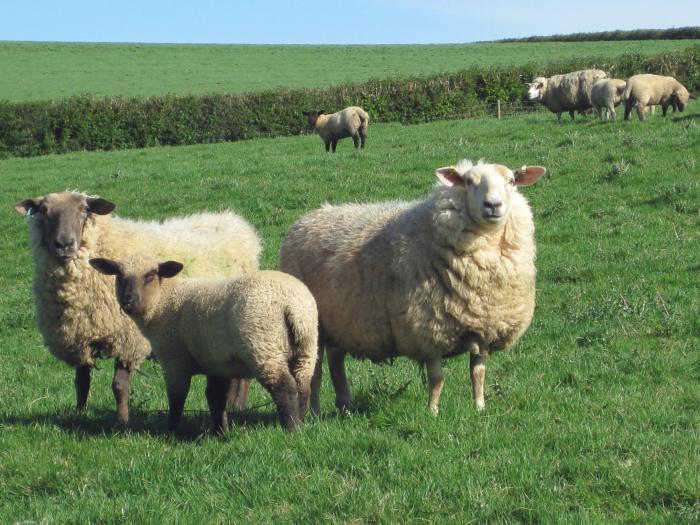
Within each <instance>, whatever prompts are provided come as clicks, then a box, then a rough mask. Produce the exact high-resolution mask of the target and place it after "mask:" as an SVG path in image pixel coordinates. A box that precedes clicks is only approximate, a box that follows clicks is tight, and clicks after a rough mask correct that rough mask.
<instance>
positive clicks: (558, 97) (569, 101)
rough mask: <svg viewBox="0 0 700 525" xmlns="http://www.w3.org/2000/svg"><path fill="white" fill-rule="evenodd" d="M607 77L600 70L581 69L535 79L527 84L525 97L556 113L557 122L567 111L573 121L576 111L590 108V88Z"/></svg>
mask: <svg viewBox="0 0 700 525" xmlns="http://www.w3.org/2000/svg"><path fill="white" fill-rule="evenodd" d="M607 76H608V74H607V73H606V72H605V71H602V70H600V69H583V70H581V71H572V72H571V73H565V74H563V75H554V76H551V77H549V78H545V77H537V78H535V79H534V80H533V81H532V82H531V83H528V84H527V86H528V92H527V96H528V98H529V99H530V100H539V102H540V103H541V104H542V105H544V106H546V107H547V108H548V109H549V110H550V111H551V112H552V113H556V115H557V120H558V121H559V122H561V114H562V112H563V111H568V112H569V115H570V116H571V118H572V119H573V118H574V112H575V111H576V110H578V111H583V110H586V109H589V108H591V106H592V104H591V88H592V87H593V84H594V83H595V82H596V81H597V80H600V79H601V78H607Z"/></svg>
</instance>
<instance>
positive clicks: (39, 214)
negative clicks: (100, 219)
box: [14, 191, 115, 263]
mask: <svg viewBox="0 0 700 525" xmlns="http://www.w3.org/2000/svg"><path fill="white" fill-rule="evenodd" d="M14 208H15V210H17V212H18V213H20V214H22V215H26V216H33V220H34V221H37V222H36V224H37V226H38V227H39V229H40V231H41V244H42V246H43V247H44V248H45V249H46V250H47V251H48V252H49V253H51V255H53V257H54V258H55V259H56V261H58V262H59V263H66V262H68V261H70V260H72V259H74V258H75V257H76V256H77V254H78V250H79V249H80V246H81V243H82V241H83V228H84V227H85V222H86V221H87V219H88V217H89V216H90V214H93V213H94V214H96V215H107V214H108V213H110V212H111V211H112V210H113V209H114V208H115V205H114V204H113V203H111V202H109V201H108V200H105V199H102V198H100V197H88V196H87V195H85V194H82V193H76V192H69V191H66V192H63V193H50V194H48V195H46V196H43V197H37V198H35V199H25V200H23V201H20V202H17V203H15V205H14Z"/></svg>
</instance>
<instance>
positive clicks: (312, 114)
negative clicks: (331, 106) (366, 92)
mask: <svg viewBox="0 0 700 525" xmlns="http://www.w3.org/2000/svg"><path fill="white" fill-rule="evenodd" d="M304 115H306V117H307V118H308V119H309V124H310V125H311V126H312V127H314V129H315V130H316V133H318V134H319V135H320V137H321V139H322V140H323V142H324V143H325V144H326V151H330V148H331V147H333V153H335V147H336V145H337V144H338V141H339V140H340V139H344V138H346V137H352V141H353V143H354V144H355V147H356V148H358V147H360V148H364V147H365V138H366V137H367V126H368V124H369V115H368V114H367V112H366V111H365V110H364V109H362V108H361V107H358V106H350V107H347V108H345V109H343V110H341V111H338V112H337V113H331V114H330V115H326V114H325V111H324V110H322V109H320V110H317V111H305V112H304Z"/></svg>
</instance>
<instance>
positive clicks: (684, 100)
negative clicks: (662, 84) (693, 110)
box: [672, 87, 690, 112]
mask: <svg viewBox="0 0 700 525" xmlns="http://www.w3.org/2000/svg"><path fill="white" fill-rule="evenodd" d="M689 100H690V93H688V90H687V89H685V87H680V88H679V89H677V90H676V91H674V92H673V101H672V103H673V107H674V108H675V109H678V111H681V112H682V111H685V107H686V106H687V105H688V101H689Z"/></svg>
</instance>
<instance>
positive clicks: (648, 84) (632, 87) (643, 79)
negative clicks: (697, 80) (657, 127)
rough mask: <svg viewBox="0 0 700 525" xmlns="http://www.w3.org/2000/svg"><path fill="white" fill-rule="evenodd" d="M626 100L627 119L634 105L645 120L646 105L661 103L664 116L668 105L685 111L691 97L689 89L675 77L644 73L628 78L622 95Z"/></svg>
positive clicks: (639, 115) (640, 117) (674, 109)
mask: <svg viewBox="0 0 700 525" xmlns="http://www.w3.org/2000/svg"><path fill="white" fill-rule="evenodd" d="M622 99H623V100H624V101H625V120H629V119H630V113H631V112H632V107H633V106H634V107H636V108H637V116H638V117H639V120H641V121H644V118H645V115H644V108H645V107H646V106H655V105H660V106H661V110H662V112H663V115H664V117H665V116H666V112H667V111H668V107H669V106H671V107H673V111H674V113H675V111H676V109H677V110H678V111H681V112H682V111H684V110H685V106H686V105H687V104H688V100H689V99H690V93H688V90H687V89H686V88H685V86H683V84H681V83H680V82H678V80H676V79H675V78H673V77H663V76H660V75H651V74H646V73H645V74H642V75H633V76H631V77H630V78H628V79H627V87H626V88H625V92H624V94H623V95H622Z"/></svg>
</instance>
